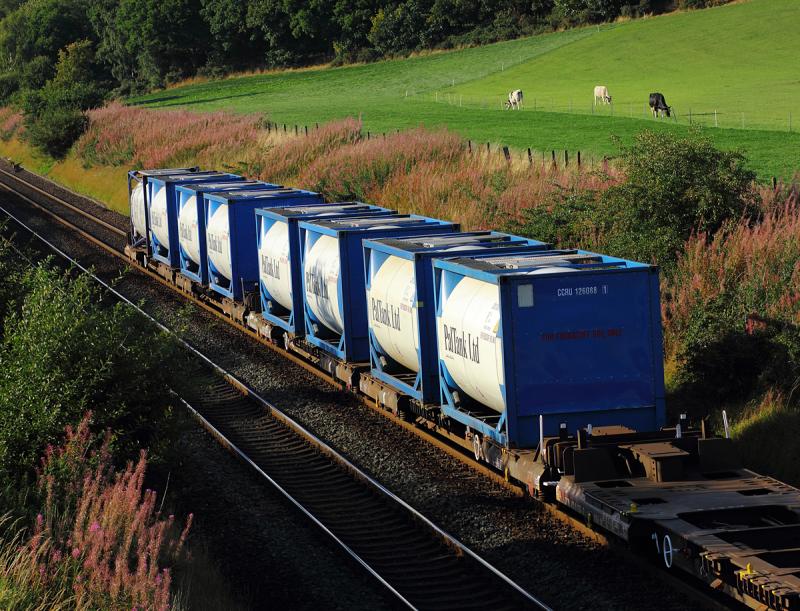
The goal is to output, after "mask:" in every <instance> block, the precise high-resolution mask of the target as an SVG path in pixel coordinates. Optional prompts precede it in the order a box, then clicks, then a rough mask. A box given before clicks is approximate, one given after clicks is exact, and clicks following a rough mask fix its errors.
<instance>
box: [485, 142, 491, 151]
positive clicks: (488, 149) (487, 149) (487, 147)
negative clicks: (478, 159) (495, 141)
mask: <svg viewBox="0 0 800 611" xmlns="http://www.w3.org/2000/svg"><path fill="white" fill-rule="evenodd" d="M486 152H487V153H491V152H492V151H491V149H490V148H489V143H488V142H487V143H486Z"/></svg>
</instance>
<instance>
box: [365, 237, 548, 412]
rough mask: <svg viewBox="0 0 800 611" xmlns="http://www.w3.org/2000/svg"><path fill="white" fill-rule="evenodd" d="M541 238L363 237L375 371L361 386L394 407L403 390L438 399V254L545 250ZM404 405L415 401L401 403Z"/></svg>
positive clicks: (428, 400) (422, 400)
mask: <svg viewBox="0 0 800 611" xmlns="http://www.w3.org/2000/svg"><path fill="white" fill-rule="evenodd" d="M548 248H549V245H548V244H546V243H544V242H539V241H538V240H530V239H527V238H522V237H519V236H513V235H509V234H507V233H500V232H496V231H478V232H471V233H457V234H452V235H438V236H417V237H413V238H384V239H378V240H372V239H370V240H364V257H365V270H366V282H367V286H366V296H367V312H368V315H369V348H370V375H369V376H366V375H365V376H362V378H361V382H360V383H361V390H362V392H364V393H365V394H367V395H369V396H371V397H373V398H374V399H375V400H376V401H378V402H379V403H381V404H383V405H385V406H388V407H390V408H392V409H393V410H394V411H395V412H397V411H398V409H399V408H400V407H401V405H399V402H400V401H402V399H401V397H400V396H399V395H406V396H408V397H410V398H411V399H413V400H415V401H416V402H418V403H424V404H437V405H438V403H439V367H438V356H437V353H436V343H435V341H431V340H432V338H435V337H436V311H435V309H434V307H433V304H434V300H433V260H434V258H435V257H443V256H452V255H455V254H458V255H459V256H463V257H465V256H471V255H480V254H487V253H489V252H503V253H506V254H509V253H524V252H528V251H538V250H546V249H548ZM402 407H403V408H410V406H406V405H402Z"/></svg>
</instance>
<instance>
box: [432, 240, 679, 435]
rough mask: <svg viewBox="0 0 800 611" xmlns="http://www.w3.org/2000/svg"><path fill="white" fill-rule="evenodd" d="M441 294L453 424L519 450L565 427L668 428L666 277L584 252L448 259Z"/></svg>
mask: <svg viewBox="0 0 800 611" xmlns="http://www.w3.org/2000/svg"><path fill="white" fill-rule="evenodd" d="M434 296H435V299H436V304H435V305H436V326H437V351H438V355H439V383H440V388H441V405H442V407H441V409H442V411H443V412H444V414H445V415H447V416H449V417H450V418H452V419H454V420H456V421H459V422H461V423H463V424H465V425H467V426H468V427H470V428H471V429H472V430H473V431H477V432H479V433H480V434H482V435H485V436H486V437H487V438H491V439H493V440H494V441H496V442H497V443H500V444H501V445H508V446H511V447H517V448H533V447H536V445H537V444H538V443H539V436H540V434H541V435H543V436H554V435H558V432H559V427H560V425H561V424H562V423H563V424H565V425H566V427H567V429H568V430H570V431H576V430H577V429H578V428H581V427H586V426H587V425H595V426H598V425H612V424H620V425H624V426H628V427H630V428H632V429H636V430H640V431H642V430H655V429H658V427H660V426H662V424H663V422H664V371H663V361H662V357H663V355H662V350H663V349H662V336H661V310H660V305H659V292H658V268H656V267H653V266H650V265H645V264H642V263H635V262H632V261H626V260H623V259H617V258H613V257H607V256H603V255H598V254H595V253H590V252H585V251H544V252H539V253H528V254H520V255H489V256H481V257H474V258H450V259H437V260H436V261H435V262H434ZM540 422H541V423H542V426H541V428H540Z"/></svg>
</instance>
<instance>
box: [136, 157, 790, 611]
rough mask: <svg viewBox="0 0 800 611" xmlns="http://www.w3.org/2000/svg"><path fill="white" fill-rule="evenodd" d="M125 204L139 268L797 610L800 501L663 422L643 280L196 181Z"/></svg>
mask: <svg viewBox="0 0 800 611" xmlns="http://www.w3.org/2000/svg"><path fill="white" fill-rule="evenodd" d="M128 187H129V195H130V204H131V227H130V237H129V243H128V245H127V247H126V253H127V255H128V257H129V258H130V259H131V260H132V261H133V262H134V263H135V264H137V265H140V266H143V267H146V268H148V269H150V270H152V271H155V272H157V273H158V274H159V275H160V276H161V277H162V278H164V279H165V280H166V281H168V282H169V283H171V284H172V285H174V286H175V287H176V288H177V289H179V290H182V291H184V292H186V293H191V294H193V295H195V296H200V297H201V298H202V299H203V300H204V301H205V302H206V303H209V304H213V306H214V307H216V308H217V309H218V310H220V311H221V312H223V313H224V314H225V315H226V316H227V317H228V318H229V319H230V320H231V322H232V323H233V324H237V325H240V326H243V327H246V328H247V329H249V330H251V331H253V332H256V333H258V334H259V335H260V336H261V337H262V338H264V339H265V340H268V341H270V342H274V343H276V344H279V345H281V346H283V347H284V348H285V350H287V351H289V352H291V353H293V354H294V355H295V356H296V357H299V358H302V359H304V360H305V361H306V362H307V363H309V364H310V365H313V366H314V367H317V368H319V369H320V370H322V371H324V372H326V373H328V374H329V375H330V376H332V377H334V378H336V379H338V380H340V381H341V382H342V383H343V384H345V385H346V386H347V387H348V388H349V389H351V390H353V391H354V392H357V393H361V394H362V395H364V396H365V397H368V398H369V399H371V400H372V401H374V402H375V403H376V404H377V405H378V406H380V407H382V408H383V409H384V410H385V411H386V412H387V413H388V414H390V415H393V416H394V417H396V418H398V419H400V420H404V421H410V422H414V423H415V424H416V425H418V426H420V427H427V428H428V429H430V430H431V431H434V432H436V433H438V434H440V435H442V436H445V437H447V438H449V439H451V440H452V441H455V442H456V443H459V444H461V445H462V446H464V447H465V448H467V449H468V451H471V452H472V453H473V454H474V457H475V460H476V461H479V462H483V463H487V464H488V465H491V466H492V467H494V468H496V469H497V470H499V471H500V472H501V473H503V474H504V475H505V477H506V478H507V479H508V480H510V481H513V482H514V483H516V484H517V485H519V486H520V487H522V488H523V489H524V490H526V491H527V492H528V493H530V495H531V496H534V497H537V498H539V499H541V500H543V501H544V502H553V503H557V504H559V505H560V506H562V507H563V508H567V509H568V510H571V511H572V512H574V513H577V514H580V515H582V516H583V517H584V518H585V519H586V520H587V521H588V522H589V523H590V524H592V525H593V526H596V527H599V528H602V529H603V530H604V531H606V532H607V533H610V534H612V535H614V536H616V537H618V538H619V539H621V540H623V541H625V542H626V543H627V544H628V545H629V546H630V547H631V548H632V549H634V550H636V551H637V552H639V553H641V554H642V555H644V556H651V557H652V558H653V559H655V560H656V561H657V562H659V563H661V564H663V566H664V567H665V569H667V570H682V571H684V572H685V573H688V574H689V575H692V576H694V577H695V578H696V579H699V580H701V581H702V582H704V583H705V584H707V586H708V587H710V588H712V589H715V590H718V591H720V592H724V593H725V594H727V595H728V596H730V597H732V598H734V599H736V600H738V601H739V602H742V603H745V604H747V605H749V606H751V607H753V608H770V609H776V610H778V609H780V610H796V609H800V551H798V550H800V490H798V489H796V488H793V487H791V486H788V485H786V484H783V483H781V482H779V481H777V480H775V479H772V478H770V477H765V476H761V475H758V474H756V473H754V472H752V471H750V470H747V469H744V468H742V466H741V465H740V464H739V462H738V460H737V456H736V453H735V452H734V448H733V446H732V442H731V440H730V439H729V438H728V434H727V431H726V434H725V436H724V437H714V436H711V435H708V434H706V430H705V427H704V426H701V427H700V429H699V430H695V429H691V428H689V426H688V424H687V422H686V421H685V419H683V418H681V419H680V421H679V422H676V423H674V424H672V425H667V423H666V416H665V403H664V394H665V393H664V372H663V360H662V335H661V318H660V304H659V283H658V269H657V268H656V267H654V266H652V265H646V264H643V263H637V262H633V261H628V260H625V259H620V258H615V257H610V256H606V255H601V254H597V253H593V252H587V251H583V250H571V249H554V248H552V247H551V245H549V244H546V243H543V242H539V241H536V240H531V239H527V238H523V237H519V236H514V235H509V234H505V233H500V232H496V231H478V232H462V231H461V230H460V228H459V226H458V225H457V224H456V223H453V222H450V221H446V220H440V219H433V218H428V217H424V216H419V215H414V214H410V215H409V214H399V213H397V212H396V211H394V210H390V209H387V208H383V207H380V206H376V205H370V204H364V203H361V202H335V203H326V202H324V201H323V198H322V197H321V196H320V195H319V194H316V193H312V192H309V191H303V190H299V189H291V188H285V187H283V186H281V185H275V184H267V183H261V182H258V181H249V180H246V179H244V178H242V177H240V176H236V175H232V174H228V173H221V172H213V171H206V172H201V171H199V170H198V168H173V169H159V170H146V171H142V170H134V171H131V172H130V173H129V176H128Z"/></svg>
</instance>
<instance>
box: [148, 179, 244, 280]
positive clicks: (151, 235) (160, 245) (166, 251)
mask: <svg viewBox="0 0 800 611" xmlns="http://www.w3.org/2000/svg"><path fill="white" fill-rule="evenodd" d="M237 179H238V180H241V176H237V175H236V174H229V173H225V172H214V171H209V172H193V173H191V174H168V175H162V176H151V177H150V179H149V180H148V182H147V185H146V187H145V193H146V194H147V199H146V202H145V203H146V205H145V210H146V211H147V222H148V227H147V230H148V234H147V241H148V251H149V253H150V256H151V257H152V258H153V259H155V260H156V261H160V262H161V263H164V264H165V265H167V266H169V267H170V268H172V269H177V268H179V267H180V259H179V256H178V251H179V249H180V246H179V243H178V202H177V197H176V192H175V189H176V187H178V186H179V185H187V184H192V183H195V184H197V183H205V182H220V181H223V180H237Z"/></svg>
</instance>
